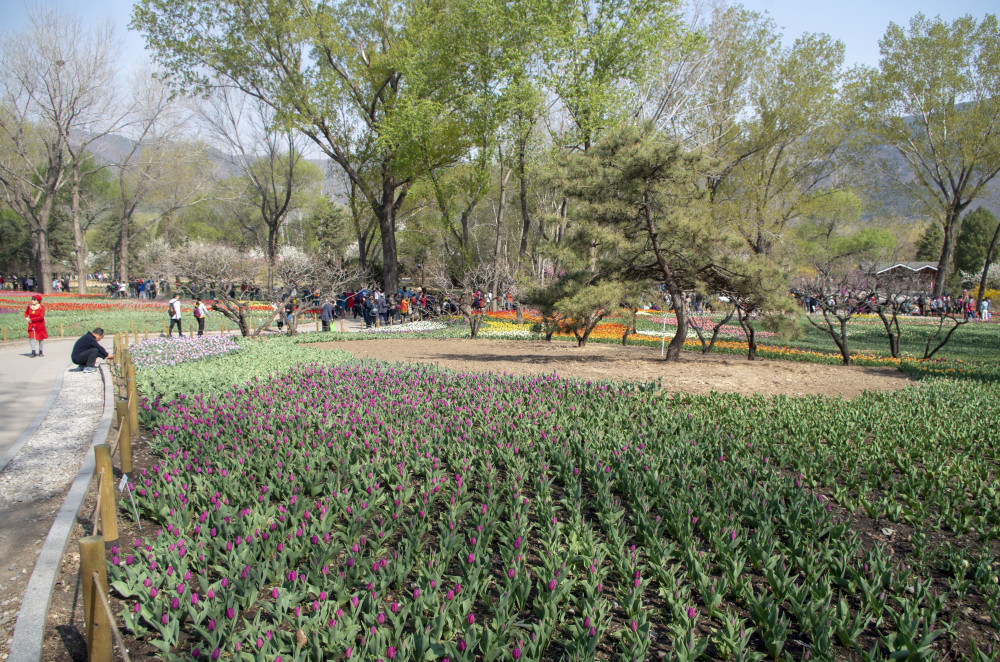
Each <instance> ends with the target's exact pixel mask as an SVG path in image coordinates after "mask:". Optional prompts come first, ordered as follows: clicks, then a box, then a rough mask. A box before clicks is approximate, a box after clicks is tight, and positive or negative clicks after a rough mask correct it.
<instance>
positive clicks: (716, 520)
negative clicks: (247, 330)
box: [109, 323, 1000, 662]
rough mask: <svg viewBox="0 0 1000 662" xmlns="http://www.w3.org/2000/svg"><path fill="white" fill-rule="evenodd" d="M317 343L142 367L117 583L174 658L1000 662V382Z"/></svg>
mask: <svg viewBox="0 0 1000 662" xmlns="http://www.w3.org/2000/svg"><path fill="white" fill-rule="evenodd" d="M491 324H492V323H491ZM452 332H453V330H451V329H445V330H443V331H442V330H432V331H431V332H430V333H432V334H447V333H452ZM309 335H310V336H314V335H315V336H330V335H333V334H309ZM205 340H207V339H205ZM227 340H228V339H227ZM305 340H306V338H305V337H302V338H298V339H290V338H272V339H269V340H240V341H230V342H232V344H233V345H235V346H238V347H239V350H238V351H232V350H231V349H230V348H229V347H228V346H222V345H220V346H219V347H218V348H217V349H216V348H215V345H211V344H210V343H205V344H204V345H203V347H204V350H203V354H202V355H204V356H206V358H203V359H201V360H196V361H190V362H177V361H174V360H172V359H171V358H170V355H169V354H162V353H160V352H159V350H158V349H157V347H158V345H157V344H156V343H154V342H153V341H150V342H149V345H148V346H146V347H144V345H145V344H146V343H143V342H140V343H139V344H138V345H137V346H136V347H135V348H134V349H133V354H134V356H136V357H137V358H136V364H137V367H138V369H139V384H140V389H141V390H142V392H143V393H144V394H145V396H146V399H145V404H144V406H143V410H142V412H141V417H142V421H143V423H144V424H145V426H147V427H148V428H149V430H150V431H151V433H152V434H151V437H150V438H149V444H150V447H151V450H152V453H153V457H154V458H155V459H154V460H153V461H151V462H150V463H149V464H148V465H147V466H145V467H143V468H142V469H141V470H140V471H139V472H138V473H137V474H136V475H135V476H134V477H133V484H134V489H135V490H136V499H137V503H138V505H139V512H140V514H141V515H142V517H143V518H144V519H145V520H146V523H148V525H149V526H147V525H146V524H144V525H143V528H142V534H141V535H139V536H137V537H135V538H130V539H128V540H124V539H123V540H120V541H119V542H118V545H117V546H116V548H115V549H114V550H112V551H113V556H112V557H111V558H110V568H109V581H110V583H111V586H112V590H113V594H114V595H115V596H116V597H117V599H118V602H117V611H118V613H119V617H120V622H122V623H123V624H124V626H126V628H127V629H128V630H129V631H130V632H131V633H132V634H131V636H133V637H134V638H135V640H136V641H135V642H134V643H135V644H136V645H142V646H146V647H147V648H148V649H149V650H150V651H151V654H153V655H155V656H158V657H164V658H166V657H173V658H175V659H188V660H191V659H195V660H220V659H221V660H247V661H251V660H268V661H277V660H280V661H282V662H289V661H291V660H338V659H352V660H354V659H359V660H382V661H383V662H384V661H386V660H393V659H396V660H431V659H442V660H443V659H448V660H489V661H493V660H564V659H565V660H594V659H602V660H604V659H607V660H645V659H661V658H662V659H674V660H694V659H732V660H764V659H778V660H785V659H788V660H798V659H819V660H823V659H828V660H834V659H837V660H840V659H859V660H862V659H864V660H868V659H872V660H874V659H913V660H917V659H955V660H958V659H969V660H977V661H979V660H991V659H997V653H996V652H994V647H995V645H996V643H997V641H998V639H997V637H998V629H1000V606H998V605H1000V584H998V575H1000V485H998V483H997V479H996V470H997V461H998V445H997V441H998V437H1000V433H998V424H1000V418H998V416H1000V413H998V412H1000V410H998V408H997V406H996V403H997V402H1000V387H998V385H997V382H996V381H995V380H982V379H967V378H961V379H956V378H951V377H949V378H942V377H933V376H930V377H927V378H926V379H925V380H924V381H923V382H922V383H921V384H919V385H918V386H914V387H911V388H908V389H905V390H903V391H900V392H896V393H866V394H865V395H863V396H861V397H858V398H855V399H854V400H851V401H847V402H845V401H842V400H839V399H827V398H822V397H805V398H788V397H774V398H770V399H768V398H765V397H754V398H747V397H743V396H738V395H723V394H713V395H711V396H690V395H675V396H670V395H664V394H658V393H657V390H656V389H655V387H654V386H653V385H644V384H638V383H614V382H607V383H590V382H582V381H575V380H565V379H560V378H556V377H552V376H548V377H533V378H523V377H522V378H516V377H512V376H498V375H492V374H482V375H476V374H455V373H450V372H446V371H442V370H439V369H436V368H434V367H423V368H414V367H412V366H407V367H402V366H394V365H390V364H379V363H372V362H359V361H356V360H353V359H352V358H351V357H350V355H348V354H347V353H346V352H330V351H324V350H319V349H314V348H313V347H312V346H311V345H310V344H308V343H306V342H305ZM193 342H204V340H202V341H197V340H196V341H193ZM734 342H735V341H734ZM143 352H145V353H146V355H147V356H150V357H153V358H150V359H148V360H147V361H146V362H144V363H140V362H139V360H138V356H139V355H140V354H141V353H143ZM213 353H215V355H214V356H210V354H213ZM957 376H958V377H962V375H957Z"/></svg>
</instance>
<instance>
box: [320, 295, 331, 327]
mask: <svg viewBox="0 0 1000 662" xmlns="http://www.w3.org/2000/svg"><path fill="white" fill-rule="evenodd" d="M332 319H333V305H332V304H331V303H330V300H329V299H327V300H326V301H324V302H323V307H322V308H321V309H320V312H319V321H320V322H322V323H323V333H329V331H330V320H332Z"/></svg>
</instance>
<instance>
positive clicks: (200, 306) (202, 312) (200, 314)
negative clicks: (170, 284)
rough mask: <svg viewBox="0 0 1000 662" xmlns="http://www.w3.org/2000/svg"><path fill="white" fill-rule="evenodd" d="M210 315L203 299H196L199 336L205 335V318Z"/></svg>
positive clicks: (195, 307)
mask: <svg viewBox="0 0 1000 662" xmlns="http://www.w3.org/2000/svg"><path fill="white" fill-rule="evenodd" d="M206 317H208V308H206V307H205V304H204V303H202V301H201V299H200V298H198V299H195V300H194V319H195V321H196V322H198V337H199V338H200V337H201V336H203V335H205V318H206Z"/></svg>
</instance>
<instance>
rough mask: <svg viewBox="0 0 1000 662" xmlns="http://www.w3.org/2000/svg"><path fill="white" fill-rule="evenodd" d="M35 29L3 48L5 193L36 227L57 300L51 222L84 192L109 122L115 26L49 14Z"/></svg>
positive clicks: (34, 239) (0, 176) (36, 19)
mask: <svg viewBox="0 0 1000 662" xmlns="http://www.w3.org/2000/svg"><path fill="white" fill-rule="evenodd" d="M28 22H29V23H28V27H27V28H26V29H25V30H23V31H21V32H13V33H10V34H9V35H7V36H6V37H5V38H4V39H3V40H2V42H0V108H2V111H0V191H2V193H3V196H4V200H5V201H6V203H7V204H8V205H9V206H10V207H11V209H13V210H14V211H15V212H17V214H18V215H19V216H20V217H21V218H22V219H23V220H24V222H25V224H26V225H27V226H28V231H29V233H30V235H31V251H32V256H33V261H34V263H35V278H36V280H37V281H38V284H37V287H39V288H41V290H42V291H43V292H49V291H50V290H51V286H52V265H51V258H50V255H49V236H48V226H49V221H50V219H51V218H52V211H53V208H54V205H55V201H56V196H57V195H58V194H59V192H60V191H62V190H63V189H64V188H65V186H66V185H67V184H70V185H75V186H77V187H78V186H79V183H80V179H81V178H82V176H83V173H82V171H81V170H80V168H81V167H82V162H83V158H84V156H83V153H84V151H85V149H86V146H85V143H86V142H87V141H88V138H86V137H85V135H86V132H87V131H89V130H91V129H93V128H94V125H95V122H102V123H103V122H106V121H107V119H108V116H107V115H106V113H109V112H110V108H109V107H108V104H109V101H108V99H109V96H108V95H109V92H108V88H109V86H110V85H111V76H112V73H113V72H112V68H111V63H112V62H113V61H114V59H115V49H116V47H115V40H114V30H113V26H112V24H111V23H104V24H102V25H100V26H97V27H95V28H93V29H86V28H84V26H83V24H82V22H81V20H80V19H79V18H78V17H76V16H74V15H72V14H66V13H62V12H59V11H57V10H52V9H41V8H35V9H32V10H31V11H30V12H29V14H28ZM113 123H114V122H113V121H112V124H113ZM74 166H76V170H74V169H73V167H74ZM77 190H78V189H77ZM76 220H78V217H77V216H74V221H76ZM74 230H75V239H76V246H77V253H78V254H77V269H78V270H80V269H85V266H84V265H85V260H86V255H85V250H84V251H81V246H82V244H83V237H82V233H81V231H80V229H79V227H78V224H77V223H74ZM81 252H82V253H83V255H81V254H80V253H81ZM83 276H84V274H83V272H82V271H81V273H80V279H81V281H82V280H83Z"/></svg>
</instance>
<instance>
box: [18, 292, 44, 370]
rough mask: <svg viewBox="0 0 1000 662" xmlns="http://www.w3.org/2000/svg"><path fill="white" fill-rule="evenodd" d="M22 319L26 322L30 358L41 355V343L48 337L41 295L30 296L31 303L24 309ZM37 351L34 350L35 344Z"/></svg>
mask: <svg viewBox="0 0 1000 662" xmlns="http://www.w3.org/2000/svg"><path fill="white" fill-rule="evenodd" d="M24 319H25V320H27V322H28V344H29V345H31V358H35V357H36V356H43V354H42V343H44V342H45V339H46V338H48V337H49V334H48V332H47V331H46V330H45V306H43V305H42V295H40V294H36V295H34V296H33V297H31V303H30V304H28V307H27V308H26V309H25V311H24ZM36 344H37V345H38V351H37V352H35V345H36Z"/></svg>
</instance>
